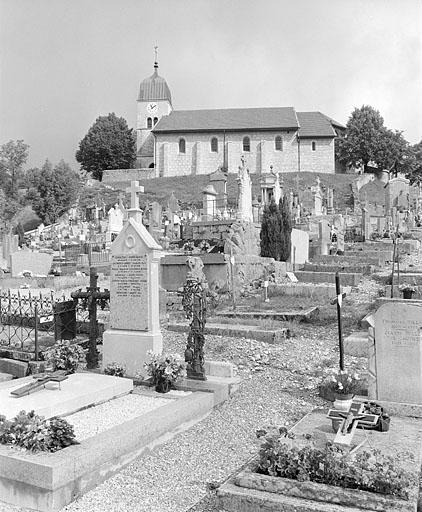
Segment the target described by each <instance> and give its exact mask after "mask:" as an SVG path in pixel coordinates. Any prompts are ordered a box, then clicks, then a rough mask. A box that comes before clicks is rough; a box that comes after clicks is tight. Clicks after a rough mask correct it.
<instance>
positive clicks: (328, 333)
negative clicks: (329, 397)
mask: <svg viewBox="0 0 422 512" xmlns="http://www.w3.org/2000/svg"><path fill="white" fill-rule="evenodd" d="M295 334H296V335H295V337H293V338H291V339H288V340H286V341H285V342H283V343H282V344H278V345H269V344H266V343H263V342H257V341H253V340H247V339H245V338H229V337H224V336H211V335H209V336H207V338H206V346H205V348H206V358H207V359H209V360H220V361H230V362H232V363H234V364H235V365H236V368H237V373H238V374H239V375H240V376H241V377H242V382H241V385H240V388H239V391H238V392H237V393H236V394H235V395H233V396H232V397H231V398H230V399H229V400H227V401H226V402H225V403H223V404H221V405H220V406H219V407H217V408H216V409H214V410H213V412H212V413H211V414H210V415H209V416H208V417H207V418H205V419H204V420H203V421H202V422H200V423H198V424H196V425H194V426H193V427H192V428H191V429H190V430H188V431H186V432H183V433H181V434H179V435H177V436H176V437H175V438H174V439H172V440H170V441H169V442H167V443H166V444H165V445H163V446H162V447H160V448H159V449H157V450H156V451H155V452H154V453H152V454H151V455H149V456H147V457H144V458H142V459H140V460H138V461H135V462H133V463H132V464H130V465H129V466H127V467H126V468H125V469H123V470H122V471H121V472H120V473H119V474H117V475H115V476H114V477H112V478H110V479H109V480H107V481H106V482H104V483H103V484H102V485H100V486H98V487H97V488H95V489H93V490H92V491H90V492H88V493H87V494H85V495H84V496H82V497H81V498H79V499H77V500H76V501H75V502H73V503H72V504H70V505H68V506H67V507H65V508H64V509H62V510H63V511H64V512H76V511H86V512H88V511H91V512H103V511H104V510H110V511H113V512H114V511H116V512H117V511H122V512H123V511H125V512H131V511H134V512H143V511H145V512H146V511H148V512H167V511H168V512H187V511H190V512H211V511H214V510H216V509H215V508H213V506H214V505H213V504H212V501H213V496H214V493H215V488H216V487H218V486H219V485H220V484H222V483H223V482H224V481H225V480H226V479H227V478H228V477H229V476H230V475H231V474H232V473H233V472H235V471H236V470H237V469H238V468H239V467H241V466H242V465H243V464H245V463H246V462H247V461H248V460H249V459H250V458H251V456H253V455H254V454H256V453H257V449H258V446H259V443H258V441H257V439H256V436H255V431H256V430H257V429H259V428H260V427H262V426H264V425H265V426H269V425H277V426H283V425H284V426H292V425H293V424H294V423H295V422H297V421H298V420H299V419H300V418H302V417H303V416H304V415H305V414H307V413H308V412H310V411H311V410H313V409H314V408H315V407H322V408H326V407H327V402H326V401H325V400H324V399H322V398H320V397H319V396H318V390H317V386H318V384H319V383H320V381H321V380H322V378H323V376H324V375H325V374H326V373H328V372H329V371H330V370H331V369H332V368H333V367H335V366H336V364H337V361H338V347H337V328H336V326H335V325H327V326H320V325H319V326H317V325H303V326H298V327H297V331H296V332H295ZM163 335H164V350H165V351H169V352H178V353H183V351H184V348H185V343H186V335H185V334H183V333H174V332H167V331H163ZM346 362H347V363H349V364H353V365H354V367H358V368H362V367H363V366H364V364H365V361H362V360H359V359H356V358H351V357H350V358H348V359H346ZM0 511H1V512H26V511H25V509H19V508H17V507H11V506H7V505H6V506H5V508H2V507H1V506H0Z"/></svg>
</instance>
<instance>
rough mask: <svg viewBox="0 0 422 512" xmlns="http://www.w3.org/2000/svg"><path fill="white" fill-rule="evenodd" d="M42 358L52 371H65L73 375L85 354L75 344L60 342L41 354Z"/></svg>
mask: <svg viewBox="0 0 422 512" xmlns="http://www.w3.org/2000/svg"><path fill="white" fill-rule="evenodd" d="M43 357H44V360H45V361H47V365H49V366H50V365H51V366H52V367H53V371H56V370H66V373H75V371H76V370H77V368H78V366H79V361H80V360H82V359H84V358H85V352H84V349H83V348H82V347H81V346H79V345H78V344H77V343H71V342H70V341H68V340H62V341H58V342H57V343H56V344H55V345H54V346H53V347H51V348H50V349H48V350H46V351H45V352H43Z"/></svg>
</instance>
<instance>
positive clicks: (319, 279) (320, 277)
mask: <svg viewBox="0 0 422 512" xmlns="http://www.w3.org/2000/svg"><path fill="white" fill-rule="evenodd" d="M294 274H295V276H296V277H297V279H298V281H300V282H307V283H335V281H336V274H335V273H334V272H306V271H302V270H297V271H296V272H295V273H294ZM339 276H340V285H342V286H357V285H358V284H359V282H360V280H361V279H362V276H363V274H362V273H352V272H350V273H345V272H339Z"/></svg>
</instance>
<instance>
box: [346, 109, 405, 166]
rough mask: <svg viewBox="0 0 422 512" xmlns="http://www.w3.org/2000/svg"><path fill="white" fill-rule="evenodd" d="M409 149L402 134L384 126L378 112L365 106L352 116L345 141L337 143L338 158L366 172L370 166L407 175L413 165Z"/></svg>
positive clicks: (348, 123) (355, 111)
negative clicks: (370, 164)
mask: <svg viewBox="0 0 422 512" xmlns="http://www.w3.org/2000/svg"><path fill="white" fill-rule="evenodd" d="M408 146H409V144H408V142H407V141H406V140H405V138H404V137H403V135H402V133H401V132H399V131H397V130H396V131H392V130H389V129H388V128H386V127H385V126H384V119H383V118H382V116H381V114H380V113H379V112H378V110H375V109H374V108H372V107H370V106H369V105H364V106H362V107H361V108H360V109H359V108H356V109H355V110H354V111H353V112H352V114H351V116H350V118H349V120H348V121H347V125H346V133H345V135H344V137H339V138H338V139H336V158H337V159H338V160H339V161H340V162H341V163H345V164H346V165H347V166H349V167H356V168H363V170H364V172H366V171H367V168H368V164H369V163H373V164H375V165H376V166H377V167H378V168H379V169H381V170H388V171H393V172H394V173H397V172H406V170H407V169H408V167H409V164H410V160H409V149H408Z"/></svg>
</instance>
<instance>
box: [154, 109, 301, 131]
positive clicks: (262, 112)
mask: <svg viewBox="0 0 422 512" xmlns="http://www.w3.org/2000/svg"><path fill="white" fill-rule="evenodd" d="M298 128H299V123H298V120H297V117H296V112H295V110H294V108H293V107H267V108H227V109H213V110H173V111H172V112H171V113H170V114H169V115H168V116H163V117H162V118H161V119H160V121H159V122H158V123H157V124H156V126H155V127H154V129H153V132H154V133H166V132H198V131H219V132H221V131H223V130H225V131H248V130H274V129H282V130H289V129H290V130H297V129H298Z"/></svg>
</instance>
